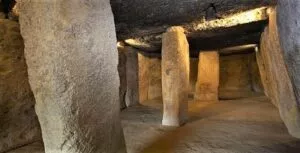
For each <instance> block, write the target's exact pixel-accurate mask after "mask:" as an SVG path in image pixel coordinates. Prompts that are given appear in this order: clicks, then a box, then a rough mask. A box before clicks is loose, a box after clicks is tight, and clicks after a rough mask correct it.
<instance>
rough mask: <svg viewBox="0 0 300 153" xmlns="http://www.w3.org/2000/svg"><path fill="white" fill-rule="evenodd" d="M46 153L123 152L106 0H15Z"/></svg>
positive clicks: (111, 26)
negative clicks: (16, 0) (18, 10)
mask: <svg viewBox="0 0 300 153" xmlns="http://www.w3.org/2000/svg"><path fill="white" fill-rule="evenodd" d="M18 3H19V6H20V24H21V33H22V36H23V37H24V40H25V55H26V62H27V65H28V75H29V82H30V85H31V87H32V90H33V93H34V96H35V98H36V106H35V108H36V112H37V115H38V119H39V121H40V124H41V129H42V136H43V141H44V145H45V152H46V153H75V152H76V153H125V152H126V149H125V143H124V137H123V132H122V128H121V123H120V118H119V112H120V104H119V92H118V88H119V85H120V81H119V76H118V71H117V65H118V52H117V40H116V33H115V25H114V20H113V14H112V11H111V7H110V3H109V0H89V1H80V0H55V1H52V0H20V1H19V2H18Z"/></svg>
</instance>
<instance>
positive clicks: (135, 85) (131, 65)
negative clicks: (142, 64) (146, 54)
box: [125, 47, 139, 107]
mask: <svg viewBox="0 0 300 153" xmlns="http://www.w3.org/2000/svg"><path fill="white" fill-rule="evenodd" d="M125 48H126V79H127V90H126V98H125V101H126V105H127V107H130V106H135V105H138V104H139V63H138V53H137V51H136V50H135V49H133V48H132V47H125Z"/></svg>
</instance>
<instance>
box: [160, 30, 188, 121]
mask: <svg viewBox="0 0 300 153" xmlns="http://www.w3.org/2000/svg"><path fill="white" fill-rule="evenodd" d="M189 62H190V61H189V45H188V42H187V39H186V36H185V34H184V29H183V28H181V27H171V28H169V29H168V30H167V32H166V33H164V34H163V39H162V93H163V103H164V110H163V111H164V112H163V121H162V124H163V125H168V126H180V125H181V124H183V123H185V122H186V120H187V109H188V91H189V71H190V68H189Z"/></svg>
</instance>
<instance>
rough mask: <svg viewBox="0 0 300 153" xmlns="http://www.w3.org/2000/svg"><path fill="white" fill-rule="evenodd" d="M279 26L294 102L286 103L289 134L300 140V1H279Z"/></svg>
mask: <svg viewBox="0 0 300 153" xmlns="http://www.w3.org/2000/svg"><path fill="white" fill-rule="evenodd" d="M277 7H278V8H277V17H278V20H277V25H278V31H279V38H280V44H281V47H282V49H283V58H284V61H285V66H286V67H287V71H288V76H289V78H290V79H291V84H292V88H293V90H294V93H293V95H294V96H295V100H296V102H294V101H285V104H284V106H285V107H286V109H288V111H286V112H285V114H287V115H288V116H289V118H288V119H286V121H285V122H286V123H288V124H289V125H288V126H287V127H288V129H289V132H290V133H291V134H292V135H293V136H295V137H297V138H300V24H299V23H300V18H299V16H300V1H299V0H288V1H287V0H278V6H277Z"/></svg>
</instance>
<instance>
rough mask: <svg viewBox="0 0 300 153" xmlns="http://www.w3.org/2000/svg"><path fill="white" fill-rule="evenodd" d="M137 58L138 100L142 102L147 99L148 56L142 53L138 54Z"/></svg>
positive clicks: (149, 71)
mask: <svg viewBox="0 0 300 153" xmlns="http://www.w3.org/2000/svg"><path fill="white" fill-rule="evenodd" d="M138 59H139V101H140V102H141V103H142V102H144V101H146V100H148V91H149V74H150V73H151V70H150V69H149V68H150V67H149V62H150V60H149V58H148V57H146V56H145V55H143V54H142V53H139V54H138Z"/></svg>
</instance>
